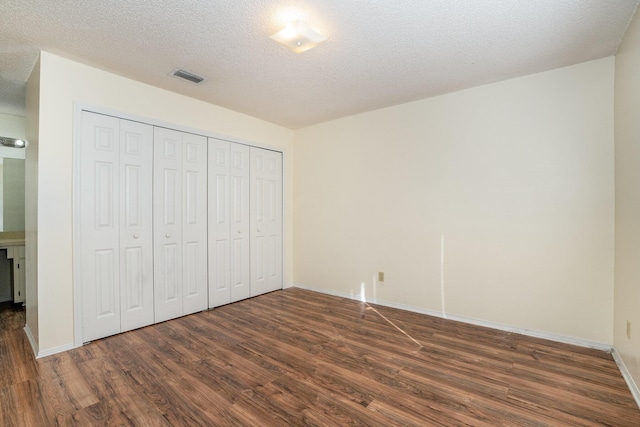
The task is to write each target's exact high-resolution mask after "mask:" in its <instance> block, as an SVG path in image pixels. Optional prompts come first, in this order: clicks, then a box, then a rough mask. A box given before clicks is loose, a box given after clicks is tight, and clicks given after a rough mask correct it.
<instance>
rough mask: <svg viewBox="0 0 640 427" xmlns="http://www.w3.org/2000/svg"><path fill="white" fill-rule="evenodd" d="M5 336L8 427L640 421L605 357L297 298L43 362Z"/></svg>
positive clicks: (2, 311)
mask: <svg viewBox="0 0 640 427" xmlns="http://www.w3.org/2000/svg"><path fill="white" fill-rule="evenodd" d="M0 326H2V327H1V328H0V425H2V426H5V425H6V426H20V427H22V426H37V427H40V426H55V425H65V426H67V425H69V426H73V425H78V426H94V425H96V426H101V425H103V426H112V425H133V426H192V425H196V426H197V425H203V426H230V425H233V426H289V425H310V426H329V425H340V426H342V425H363V426H365V425H366V426H385V427H388V426H496V425H502V426H509V425H514V426H516V425H517V426H553V427H557V426H584V427H594V426H601V425H606V426H623V427H624V426H640V409H638V407H637V406H636V404H635V401H634V400H633V397H632V395H631V393H630V392H629V389H628V388H627V386H626V383H625V382H624V379H623V378H622V376H621V375H620V372H619V370H618V368H617V366H616V364H615V361H614V360H613V358H612V357H611V355H610V354H608V353H606V352H602V351H598V350H594V349H590V348H583V347H576V346H571V345H567V344H564V343H558V342H552V341H547V340H543V339H540V338H532V337H527V336H523V335H519V334H515V333H509V332H505V331H499V330H495V329H490V328H485V327H478V326H474V325H469V324H465V323H461V322H455V321H451V320H447V319H441V318H434V317H430V316H426V315H422V314H419V313H411V312H406V311H403V310H399V309H395V308H389V307H383V306H378V305H373V304H368V303H363V302H361V301H352V300H347V299H343V298H338V297H333V296H329V295H324V294H319V293H316V292H311V291H307V290H303V289H297V288H291V289H287V290H285V291H278V292H272V293H269V294H266V295H262V296H259V297H256V298H251V299H249V300H246V301H241V302H239V303H235V304H230V305H226V306H223V307H219V308H216V309H215V310H210V311H207V312H202V313H197V314H193V315H190V316H186V317H182V318H179V319H174V320H171V321H168V322H163V323H160V324H157V325H151V326H147V327H145V328H141V329H138V330H135V331H129V332H127V333H123V334H120V335H116V336H112V337H108V338H105V339H101V340H96V341H94V342H92V343H89V344H86V345H84V346H82V347H80V348H77V349H73V350H70V351H68V352H66V353H61V354H57V355H53V356H49V357H46V358H43V359H39V360H35V359H34V358H33V355H32V354H31V348H30V345H29V343H28V340H27V339H26V336H25V335H24V331H23V330H22V327H23V326H24V309H22V308H19V307H13V306H9V307H8V308H7V306H1V305H0Z"/></svg>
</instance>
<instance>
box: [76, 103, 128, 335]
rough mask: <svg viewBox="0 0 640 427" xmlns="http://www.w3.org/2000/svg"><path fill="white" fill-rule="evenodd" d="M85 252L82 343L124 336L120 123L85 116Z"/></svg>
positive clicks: (82, 199)
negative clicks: (121, 323)
mask: <svg viewBox="0 0 640 427" xmlns="http://www.w3.org/2000/svg"><path fill="white" fill-rule="evenodd" d="M79 155H80V162H79V165H80V180H81V181H80V194H79V205H80V253H81V259H82V262H81V267H80V268H81V271H82V273H81V285H82V339H83V340H84V341H91V340H94V339H98V338H102V337H106V336H109V335H113V334H117V333H119V332H120V242H119V239H120V197H118V188H119V187H120V180H119V176H120V174H119V171H120V166H119V165H120V124H119V119H116V118H114V117H109V116H103V115H100V114H93V113H88V112H85V111H83V112H82V135H81V146H80V148H79Z"/></svg>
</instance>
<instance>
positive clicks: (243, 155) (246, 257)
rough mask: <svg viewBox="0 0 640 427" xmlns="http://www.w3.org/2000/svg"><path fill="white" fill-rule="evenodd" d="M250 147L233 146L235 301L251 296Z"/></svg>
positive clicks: (231, 190)
mask: <svg viewBox="0 0 640 427" xmlns="http://www.w3.org/2000/svg"><path fill="white" fill-rule="evenodd" d="M249 166H250V162H249V147H248V146H246V145H242V144H231V157H230V178H231V180H230V182H229V184H230V188H229V196H230V200H229V206H230V217H231V302H235V301H240V300H242V299H245V298H249V297H250V296H251V263H250V256H251V251H250V249H249V248H250V246H251V242H250V241H251V239H250V235H251V233H250V231H251V228H250V226H249V200H250V198H249V189H250V181H249V171H250V167H249Z"/></svg>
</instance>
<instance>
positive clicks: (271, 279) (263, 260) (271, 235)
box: [250, 147, 283, 296]
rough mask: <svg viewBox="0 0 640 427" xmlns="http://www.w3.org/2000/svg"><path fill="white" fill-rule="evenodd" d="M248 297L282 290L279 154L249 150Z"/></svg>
mask: <svg viewBox="0 0 640 427" xmlns="http://www.w3.org/2000/svg"><path fill="white" fill-rule="evenodd" d="M250 155H251V202H250V203H251V207H250V211H251V216H250V222H251V296H255V295H260V294H263V293H266V292H271V291H274V290H277V289H282V285H283V279H282V153H279V152H275V151H270V150H265V149H261V148H255V147H251V152H250Z"/></svg>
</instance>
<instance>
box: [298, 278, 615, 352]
mask: <svg viewBox="0 0 640 427" xmlns="http://www.w3.org/2000/svg"><path fill="white" fill-rule="evenodd" d="M292 286H293V287H297V288H301V289H307V290H310V291H315V292H320V293H323V294H327V295H333V296H337V297H342V298H347V299H352V300H356V301H362V298H361V296H360V294H348V293H346V292H340V291H334V290H331V289H322V288H315V287H313V286H307V285H304V284H301V283H294V284H293V285H292ZM366 302H369V303H371V304H378V305H382V306H385V307H392V308H399V309H401V310H407V311H412V312H414V313H421V314H427V315H429V316H435V317H440V318H443V319H450V320H455V321H458V322H463V323H469V324H472V325H477V326H484V327H487V328H492V329H498V330H501V331H505V332H512V333H516V334H522V335H527V336H530V337H535V338H543V339H547V340H551V341H556V342H561V343H564V344H573V345H577V346H580V347H588V348H593V349H597V350H602V351H606V352H611V349H612V346H611V345H609V344H604V343H601V342H597V341H590V340H585V339H582V338H574V337H567V336H564V335H559V334H553V333H550V332H544V331H536V330H533V329H524V328H518V327H515V326H509V325H504V324H502V323H496V322H490V321H486V320H480V319H474V318H472V317H465V316H458V315H451V314H445V313H442V312H441V311H437V310H429V309H425V308H420V307H413V306H410V305H405V304H399V303H396V302H391V301H384V300H379V299H375V298H373V299H371V298H367V301H366Z"/></svg>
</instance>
